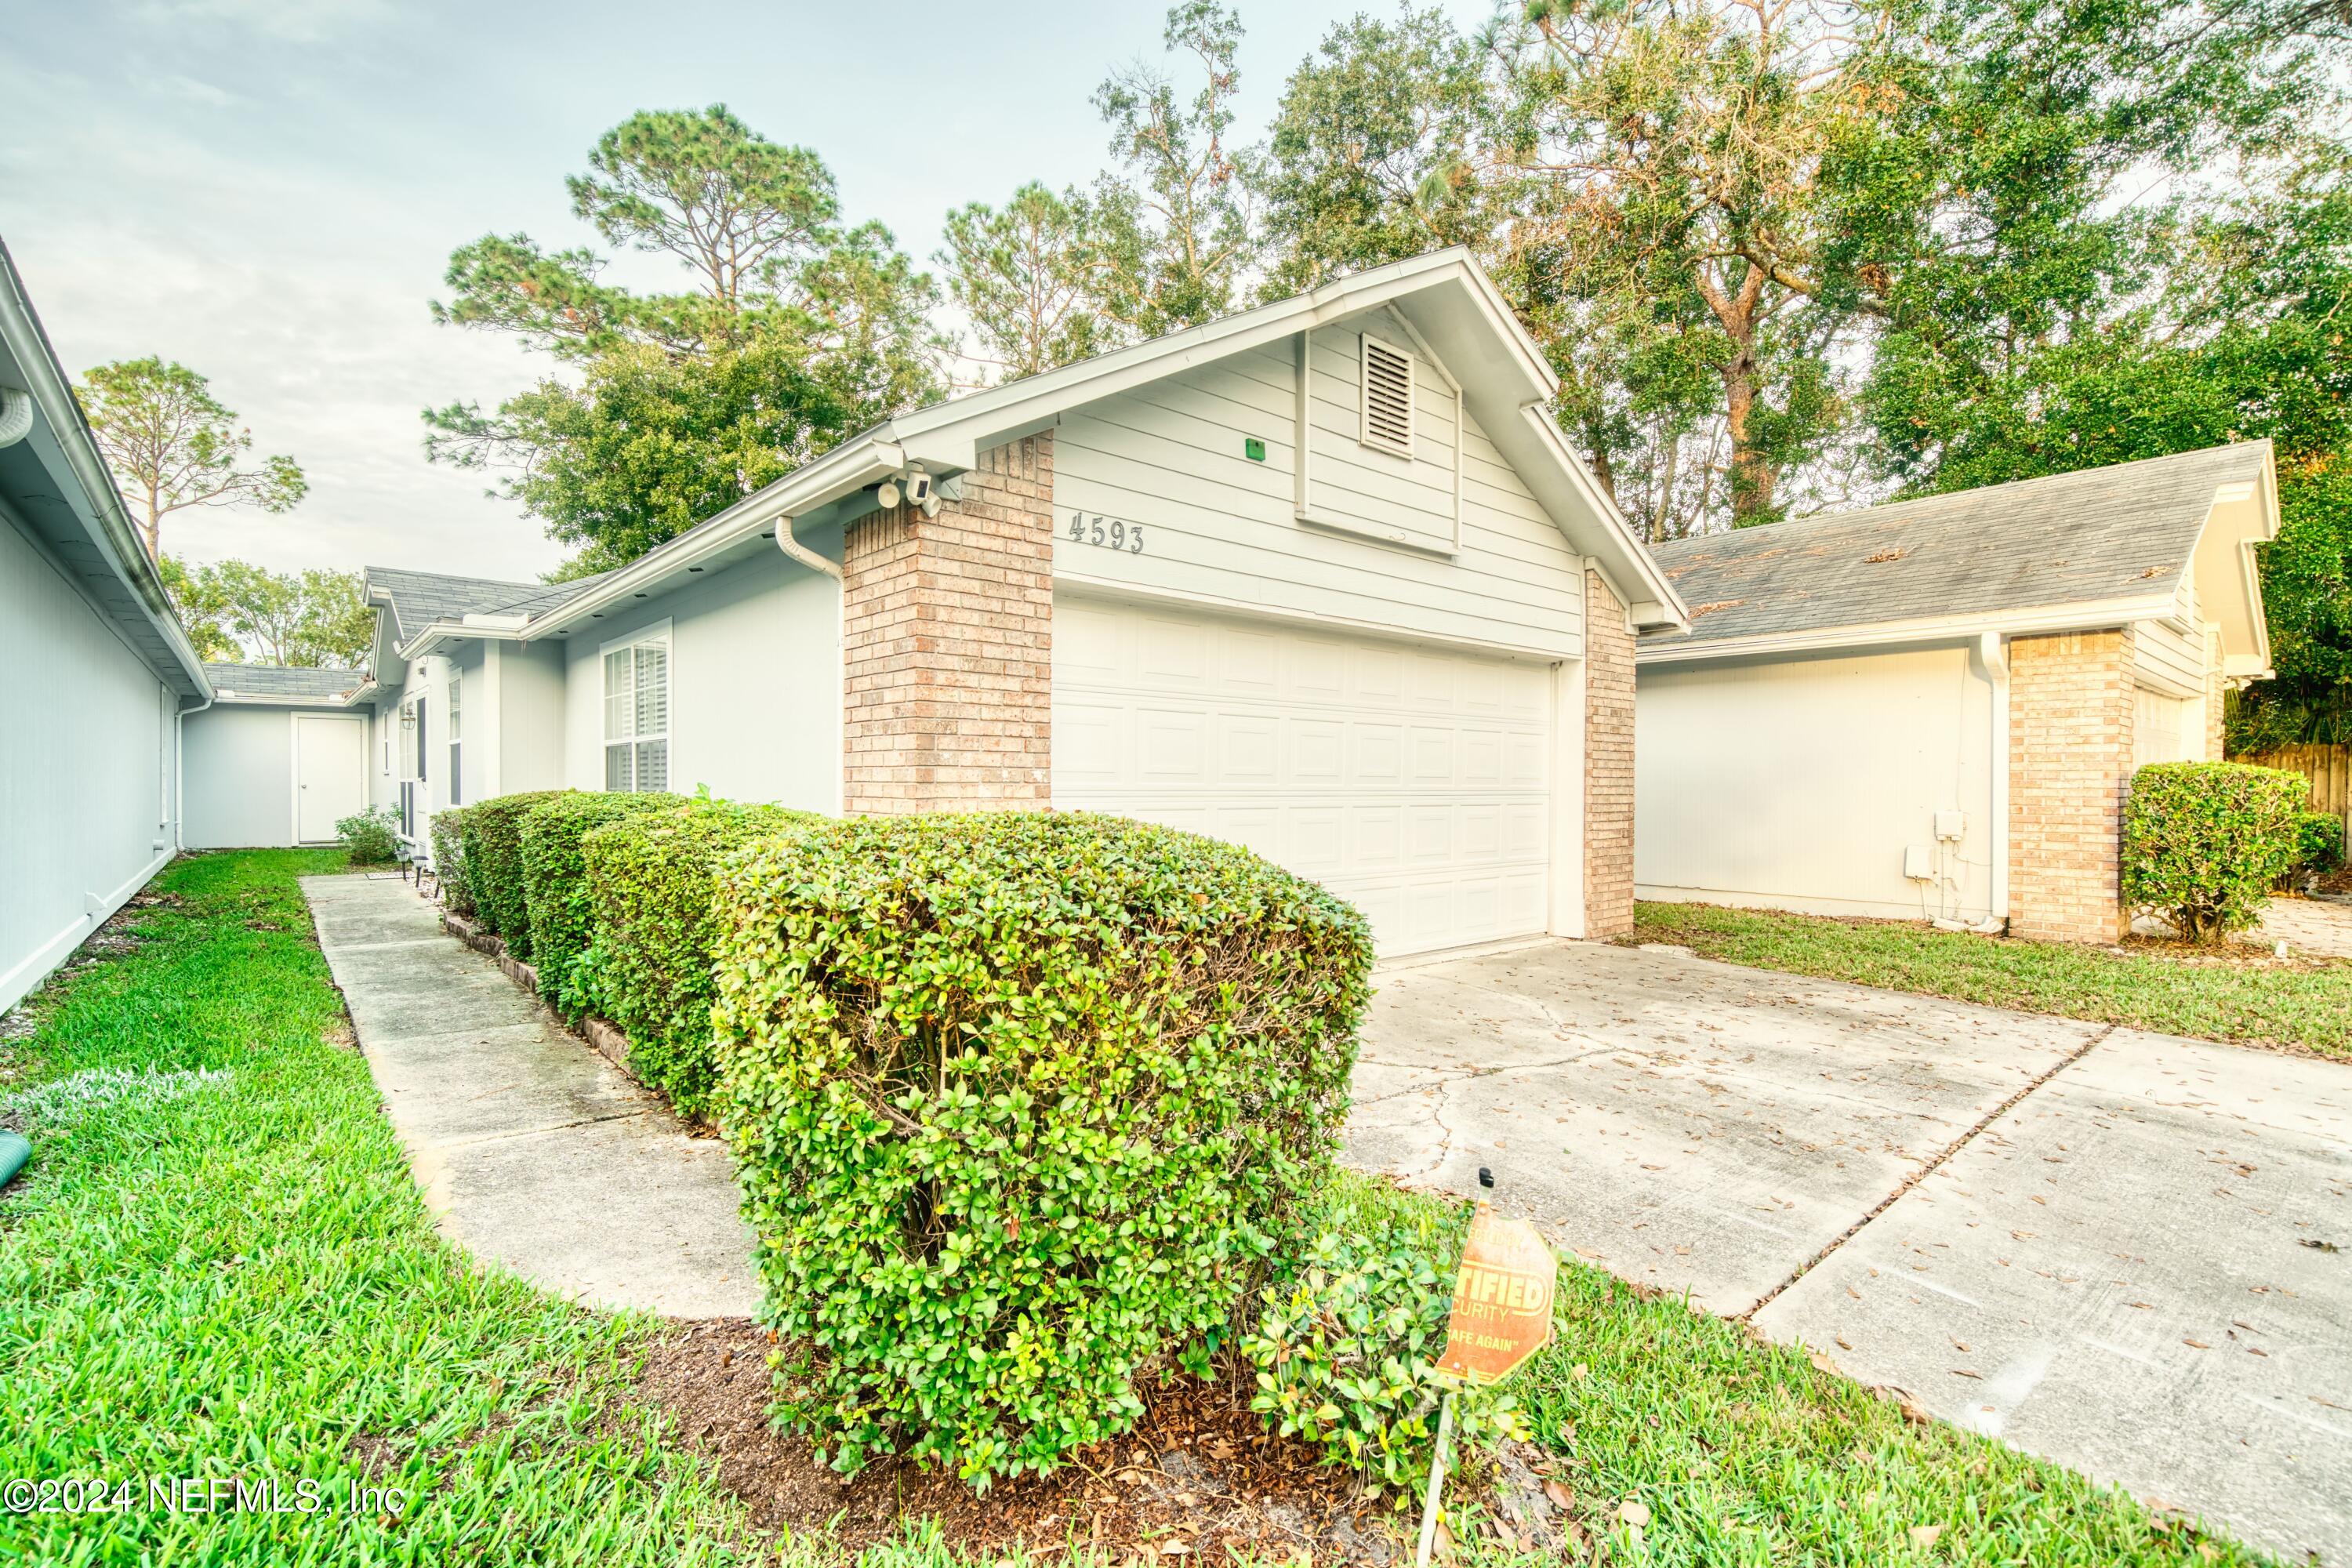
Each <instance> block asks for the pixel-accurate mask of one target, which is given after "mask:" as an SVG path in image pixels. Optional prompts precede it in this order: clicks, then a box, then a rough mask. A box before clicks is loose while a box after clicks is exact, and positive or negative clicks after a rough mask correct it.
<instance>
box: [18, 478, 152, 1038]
mask: <svg viewBox="0 0 2352 1568" xmlns="http://www.w3.org/2000/svg"><path fill="white" fill-rule="evenodd" d="M0 668H5V669H6V670H7V671H8V687H7V697H6V700H5V701H6V710H5V711H6V715H7V725H6V731H5V733H6V739H5V741H0V889H5V896H0V1007H5V1006H7V1005H11V1004H13V1003H14V1002H16V999H17V998H18V997H19V996H21V995H22V994H24V993H25V992H26V991H27V990H29V989H30V988H31V987H32V986H33V985H34V984H37V983H38V982H39V980H40V979H41V978H42V977H43V976H44V975H46V974H47V973H48V971H49V970H50V969H51V968H53V967H55V966H56V964H57V963H58V962H59V961H61V960H62V959H63V958H65V956H66V955H67V954H68V953H69V952H71V951H72V950H73V947H74V946H75V944H76V943H78V942H80V940H81V939H82V938H83V937H84V936H85V935H87V934H88V933H89V930H90V927H91V924H92V921H91V920H90V918H89V910H90V908H91V900H93V899H95V900H99V901H100V902H101V903H102V904H103V905H104V907H105V910H106V911H107V912H111V910H112V909H113V907H114V904H115V902H116V901H118V900H120V899H121V897H123V896H125V895H127V894H128V893H130V892H134V891H136V890H137V889H138V885H139V884H140V883H141V882H142V881H144V880H145V879H147V877H148V876H149V875H151V874H152V871H153V870H154V869H155V868H158V867H159V866H160V865H161V863H162V862H163V860H164V859H165V858H168V855H169V846H170V845H171V843H172V841H173V822H172V817H173V812H172V806H171V799H170V797H171V795H172V790H173V783H172V776H173V719H172V715H173V711H174V710H175V708H176V706H177V705H176V703H174V702H173V700H172V698H171V695H170V693H169V691H168V690H167V689H165V687H164V686H163V682H162V681H161V680H159V679H156V676H155V673H154V671H153V670H152V669H151V668H148V666H147V664H146V663H145V661H144V660H142V659H141V658H139V657H138V656H137V655H136V654H134V653H132V652H131V647H130V646H129V645H128V644H126V643H125V642H123V641H122V640H121V637H118V636H116V635H115V631H114V628H113V626H112V624H111V623H110V622H109V621H108V620H107V619H106V618H105V617H103V616H100V615H99V614H98V612H97V611H95V610H93V609H92V608H91V607H90V605H89V602H88V601H86V600H85V599H83V598H82V596H81V595H80V594H79V592H78V591H77V590H76V588H75V587H74V585H73V584H72V583H70V582H69V581H68V579H67V578H66V577H65V576H64V575H63V574H60V573H59V572H58V570H57V568H56V567H55V566H54V565H53V564H52V563H50V561H49V559H48V557H47V555H45V554H44V553H43V552H41V551H40V550H39V549H38V548H37V547H36V546H35V545H34V544H33V542H32V541H31V540H30V539H29V538H28V537H27V536H26V534H24V533H23V532H22V531H19V530H18V528H17V526H16V523H15V521H13V520H12V519H11V518H10V517H9V516H8V514H7V513H6V512H5V510H0Z"/></svg>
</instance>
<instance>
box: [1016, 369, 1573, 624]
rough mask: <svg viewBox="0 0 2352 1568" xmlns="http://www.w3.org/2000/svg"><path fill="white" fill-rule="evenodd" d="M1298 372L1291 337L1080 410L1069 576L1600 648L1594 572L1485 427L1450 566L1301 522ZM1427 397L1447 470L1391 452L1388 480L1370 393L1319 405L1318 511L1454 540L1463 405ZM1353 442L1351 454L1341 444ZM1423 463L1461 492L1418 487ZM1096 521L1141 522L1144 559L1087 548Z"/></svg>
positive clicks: (1064, 470) (1059, 547)
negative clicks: (1257, 447)
mask: <svg viewBox="0 0 2352 1568" xmlns="http://www.w3.org/2000/svg"><path fill="white" fill-rule="evenodd" d="M1375 331H1376V333H1377V334H1378V335H1381V336H1383V337H1387V336H1391V334H1388V333H1378V329H1377V328H1375ZM1334 344H1336V345H1339V347H1333V346H1332V345H1334ZM1354 344H1355V335H1354V333H1353V332H1352V331H1339V330H1336V329H1335V330H1333V331H1330V332H1329V333H1328V342H1325V341H1324V340H1323V337H1321V336H1318V346H1317V356H1318V357H1317V364H1318V367H1325V366H1329V365H1332V364H1333V363H1338V364H1339V365H1343V366H1344V367H1345V368H1346V369H1347V372H1348V374H1349V375H1350V376H1352V374H1353V365H1354ZM1422 374H1424V375H1426V374H1428V373H1427V372H1426V371H1425V370H1424V371H1423V373H1422ZM1296 375H1297V362H1296V358H1295V349H1294V348H1293V347H1292V346H1291V345H1289V344H1283V345H1278V346H1276V347H1275V348H1271V349H1265V350H1256V351H1252V352H1250V353H1241V354H1235V355H1232V356H1230V357H1228V358H1226V359H1223V360H1220V361H1219V362H1217V363H1214V364H1212V365H1206V366H1202V367H1199V368H1196V369H1193V370H1190V371H1186V372H1183V373H1181V374H1175V375H1171V376H1167V377H1164V378H1162V379H1160V380H1159V381H1157V382H1154V383H1152V384H1150V385H1149V386H1146V387H1144V388H1141V389H1139V390H1138V391H1135V392H1131V393H1126V394H1121V395H1118V396H1115V397H1109V398H1105V399H1103V400H1101V401H1099V402H1097V403H1092V404H1088V405H1085V406H1083V407H1081V408H1078V409H1076V410H1073V411H1070V412H1068V413H1066V414H1065V415H1063V416H1062V421H1061V424H1060V426H1059V427H1058V428H1057V429H1056V430H1055V495H1054V510H1055V542H1054V572H1055V576H1056V578H1059V579H1064V580H1068V581H1073V582H1077V583H1086V584H1098V585H1101V586H1105V587H1112V588H1129V589H1135V590H1139V591H1142V592H1146V593H1154V594H1173V595H1181V596H1188V597H1195V598H1201V599H1207V600H1213V601H1215V602H1217V603H1220V604H1223V605H1234V606H1240V607H1245V608H1246V607H1257V608H1262V609H1265V610H1267V611H1270V612H1275V613H1278V614H1284V615H1289V616H1308V617H1313V618H1317V619H1323V620H1332V621H1339V622H1345V623H1351V624H1354V625H1357V626H1364V627H1376V628H1385V629H1387V630H1389V631H1391V632H1392V633H1395V634H1397V635H1402V636H1408V637H1429V638H1433V639H1436V640H1442V641H1466V642H1474V643H1483V644H1486V645H1489V646H1492V647H1503V648H1510V649H1515V650H1520V651H1523V652H1526V653H1529V654H1533V655H1538V656H1541V657H1546V658H1572V657H1575V656H1577V655H1578V654H1580V652H1581V651H1582V612H1583V592H1582V584H1583V579H1582V573H1581V567H1580V563H1579V561H1578V559H1577V557H1576V556H1575V555H1574V554H1573V553H1572V552H1570V549H1569V546H1568V542H1567V541H1566V539H1565V538H1564V537H1563V536H1562V535H1561V533H1560V531H1559V528H1558V527H1557V526H1556V525H1555V524H1554V523H1553V522H1552V521H1551V520H1550V519H1549V517H1547V516H1546V515H1545V514H1544V512H1543V510H1542V509H1541V507H1539V506H1538V504H1537V503H1536V500H1535V499H1534V497H1533V495H1532V494H1531V493H1530V492H1529V491H1528V488H1527V487H1526V485H1525V484H1523V483H1522V482H1521V481H1520V480H1519V478H1518V476H1517V474H1516V473H1515V472H1513V471H1512V469H1511V468H1510V467H1509V465H1508V464H1507V463H1505V462H1504V461H1503V460H1502V458H1501V457H1500V455H1499V454H1498V453H1496V450H1495V448H1494V447H1493V446H1492V445H1491V444H1490V443H1489V442H1488V441H1487V440H1486V438H1485V437H1484V436H1483V435H1482V434H1481V433H1480V432H1479V431H1478V429H1477V427H1476V424H1475V421H1465V425H1466V426H1467V428H1465V430H1464V431H1463V433H1462V436H1463V439H1464V441H1465V450H1464V457H1465V475H1464V486H1463V490H1464V500H1463V527H1462V543H1461V548H1460V550H1459V551H1458V552H1456V553H1455V554H1454V555H1453V556H1452V557H1451V558H1450V559H1449V558H1445V557H1442V556H1439V555H1434V554H1432V553H1429V552H1425V551H1421V550H1412V549H1405V548H1401V547H1399V546H1396V545H1392V544H1387V543H1382V542H1378V541H1373V540H1365V539H1359V538H1356V537H1354V536H1352V535H1350V534H1348V533H1346V532H1344V531H1336V530H1331V529H1319V528H1316V527H1313V526H1311V525H1307V524H1302V523H1300V522H1299V521H1297V518H1296V516H1295V515H1294V512H1295V507H1294V498H1295V494H1296V492H1295V489H1294V484H1295V477H1296V473H1297V468H1296V463H1297V447H1296V431H1295V430H1294V428H1293V421H1294V411H1295V388H1296V385H1297V383H1296ZM1334 377H1335V378H1336V372H1335V373H1334ZM1320 379H1321V378H1320V377H1319V376H1318V380H1320ZM1419 393H1420V396H1421V401H1420V402H1419V403H1417V405H1416V426H1415V429H1416V433H1417V436H1418V437H1421V438H1422V439H1423V441H1424V442H1433V443H1434V445H1425V446H1424V447H1423V452H1424V454H1427V453H1431V452H1437V453H1443V454H1444V461H1443V462H1442V463H1436V462H1418V463H1415V464H1412V465H1407V464H1405V463H1404V462H1403V461H1402V459H1385V460H1386V461H1389V462H1391V463H1392V465H1393V471H1392V472H1391V473H1388V474H1383V472H1382V471H1381V468H1380V467H1379V465H1377V464H1372V463H1367V462H1363V461H1361V460H1360V458H1365V457H1373V456H1377V454H1372V453H1370V452H1368V451H1366V450H1365V449H1364V448H1362V447H1359V446H1358V445H1357V444H1356V442H1355V413H1354V404H1353V401H1352V396H1353V395H1352V393H1349V395H1348V398H1349V401H1348V402H1347V403H1346V404H1345V406H1344V408H1342V407H1341V406H1340V405H1338V404H1335V403H1332V402H1331V401H1329V400H1328V399H1327V398H1323V397H1318V398H1317V399H1315V400H1314V409H1315V412H1314V416H1313V420H1314V426H1315V434H1314V435H1313V437H1312V439H1313V440H1314V441H1315V443H1316V446H1315V458H1314V468H1313V477H1314V479H1315V480H1316V484H1317V508H1316V510H1318V511H1325V512H1338V511H1339V510H1340V508H1341V507H1344V508H1345V509H1348V510H1346V512H1345V514H1344V515H1346V516H1348V517H1349V518H1352V519H1355V520H1358V521H1364V522H1366V523H1367V524H1382V523H1384V524H1388V525H1390V526H1398V527H1406V528H1409V529H1410V530H1412V531H1414V532H1415V533H1416V534H1419V535H1421V536H1423V537H1424V539H1425V540H1426V541H1427V542H1433V543H1434V542H1438V540H1439V536H1440V534H1441V533H1450V532H1451V525H1450V524H1449V523H1447V522H1446V521H1445V519H1444V516H1443V515H1441V514H1439V513H1436V512H1433V511H1431V510H1429V505H1430V503H1431V501H1432V499H1433V498H1436V499H1437V500H1441V501H1442V502H1443V504H1444V505H1447V506H1450V505H1451V494H1452V492H1451V485H1452V475H1453V469H1452V462H1453V458H1452V455H1451V445H1450V443H1451V441H1452V439H1453V438H1454V432H1453V407H1454V405H1453V395H1452V394H1451V393H1450V392H1449V391H1447V390H1446V389H1445V388H1444V386H1443V384H1432V385H1431V386H1428V387H1423V388H1420V389H1419ZM1343 419H1344V424H1345V426H1346V428H1345V430H1344V432H1343V431H1341V430H1340V429H1339V425H1340V424H1341V423H1342V422H1343ZM1343 436H1344V445H1345V447H1346V448H1347V451H1346V452H1345V454H1344V458H1345V461H1344V462H1343V461H1341V460H1340V456H1341V455H1339V449H1338V447H1336V446H1334V445H1333V444H1334V443H1339V442H1340V441H1341V440H1342V437H1343ZM1247 437H1256V438H1258V439H1259V440H1261V441H1263V442H1264V443H1265V449H1266V455H1265V461H1264V462H1253V461H1251V460H1250V459H1249V458H1247V457H1246V456H1244V449H1243V443H1244V439H1245V438H1247ZM1407 468H1411V469H1412V470H1413V471H1414V472H1415V473H1418V474H1423V475H1426V476H1428V477H1429V478H1430V479H1432V480H1433V481H1439V480H1442V482H1443V487H1444V488H1442V489H1441V488H1439V486H1438V485H1437V484H1436V483H1434V482H1433V483H1422V482H1420V481H1419V480H1418V479H1411V478H1410V477H1409V476H1407V475H1406V470H1407ZM1327 487H1328V488H1327ZM1333 498H1338V499H1339V507H1335V506H1333V505H1332V504H1330V502H1331V500H1332V499H1333ZM1080 514H1084V515H1085V516H1087V518H1089V519H1091V518H1092V517H1094V516H1097V515H1099V516H1102V517H1104V518H1106V519H1115V520H1118V521H1122V522H1125V523H1127V524H1129V525H1136V524H1139V525H1141V527H1142V529H1143V531H1144V548H1143V550H1142V551H1140V552H1131V551H1126V552H1115V551H1112V550H1109V549H1106V548H1101V547H1097V546H1095V545H1092V544H1088V543H1085V542H1080V541H1077V540H1074V539H1072V538H1071V537H1070V536H1069V527H1070V524H1071V521H1073V519H1074V518H1075V517H1076V516H1078V515H1080Z"/></svg>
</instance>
